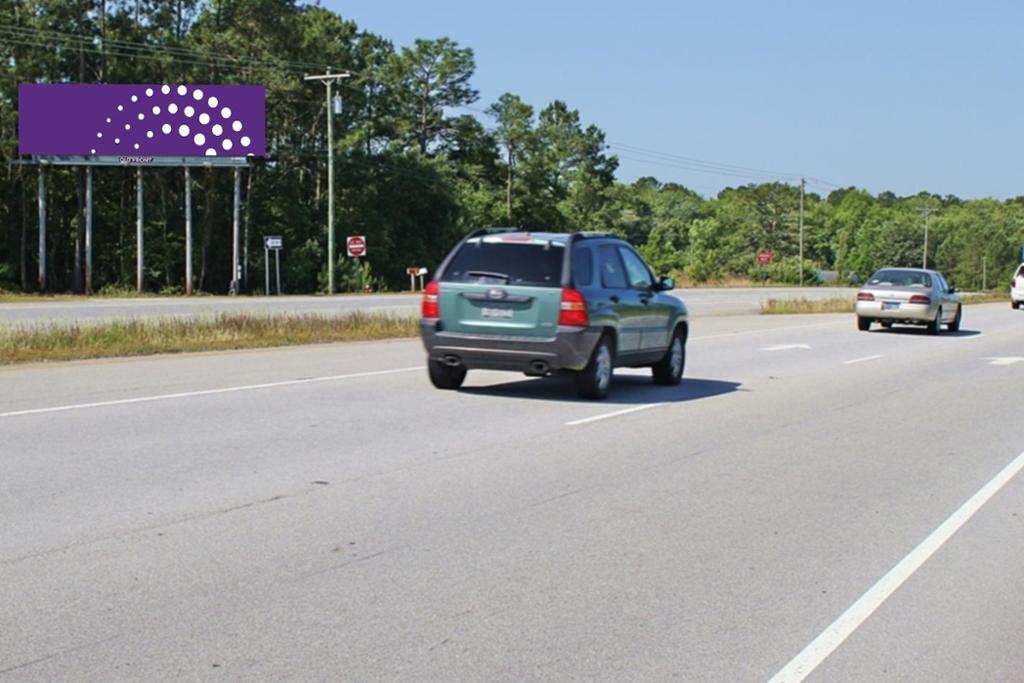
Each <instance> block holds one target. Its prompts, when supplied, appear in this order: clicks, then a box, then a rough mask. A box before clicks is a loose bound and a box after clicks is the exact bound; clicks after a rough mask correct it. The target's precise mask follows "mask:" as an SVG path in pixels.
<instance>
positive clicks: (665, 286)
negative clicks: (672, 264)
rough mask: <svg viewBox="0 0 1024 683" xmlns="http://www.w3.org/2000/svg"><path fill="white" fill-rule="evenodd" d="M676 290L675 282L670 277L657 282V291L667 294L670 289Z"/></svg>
mask: <svg viewBox="0 0 1024 683" xmlns="http://www.w3.org/2000/svg"><path fill="white" fill-rule="evenodd" d="M675 288H676V281H675V280H673V279H672V278H670V277H663V278H661V279H660V280H658V289H660V290H661V291H663V292H667V291H668V290H670V289H675Z"/></svg>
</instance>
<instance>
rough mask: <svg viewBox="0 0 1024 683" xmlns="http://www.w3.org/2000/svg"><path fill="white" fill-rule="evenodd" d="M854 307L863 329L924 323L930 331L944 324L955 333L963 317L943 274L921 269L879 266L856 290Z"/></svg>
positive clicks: (955, 294)
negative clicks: (879, 325)
mask: <svg viewBox="0 0 1024 683" xmlns="http://www.w3.org/2000/svg"><path fill="white" fill-rule="evenodd" d="M855 310H856V312H857V329H859V330H862V331H867V330H869V329H871V323H873V322H877V323H880V324H881V325H882V327H891V326H892V325H893V324H894V323H900V324H906V325H925V326H927V328H928V333H929V334H938V333H939V330H940V328H941V327H942V325H945V326H946V327H947V328H948V329H949V330H950V331H951V332H955V331H957V330H959V329H960V321H961V320H962V319H963V306H962V304H961V303H960V295H959V294H957V290H956V288H955V287H950V286H949V283H947V282H946V278H944V277H943V276H942V273H940V272H938V271H935V270H925V269H923V268H882V269H881V270H879V271H878V272H876V273H875V274H874V275H872V276H871V277H870V278H869V279H868V282H867V284H866V285H864V286H863V287H862V288H861V289H860V291H859V292H857V304H856V308H855Z"/></svg>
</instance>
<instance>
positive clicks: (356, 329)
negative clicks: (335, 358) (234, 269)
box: [0, 313, 419, 364]
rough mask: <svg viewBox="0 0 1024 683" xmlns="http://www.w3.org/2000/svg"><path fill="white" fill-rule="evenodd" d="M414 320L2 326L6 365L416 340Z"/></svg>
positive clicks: (239, 317) (225, 316) (229, 316)
mask: <svg viewBox="0 0 1024 683" xmlns="http://www.w3.org/2000/svg"><path fill="white" fill-rule="evenodd" d="M418 332H419V320H418V318H415V317H412V316H397V315H388V314H382V313H351V314H348V315H343V316H324V315H314V314H302V315H297V314H283V315H281V314H271V315H259V314H250V313H222V314H220V315H217V316H215V317H210V318H193V319H171V318H166V319H159V320H123V321H117V322H110V323H101V324H96V325H78V324H72V325H48V326H21V327H13V328H5V327H0V364H10V363H29V362H35V361H60V360H82V359H86V358H112V357H118V356H143V355H149V354H155V353H182V352H186V351H220V350H228V349H251V348H262V347H268V346H289V345H294V344H318V343H325V342H338V341H370V340H374V339H390V338H396V337H412V336H415V335H416V334H418Z"/></svg>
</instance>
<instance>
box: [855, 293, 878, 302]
mask: <svg viewBox="0 0 1024 683" xmlns="http://www.w3.org/2000/svg"><path fill="white" fill-rule="evenodd" d="M874 300H875V295H874V294H872V293H871V292H857V301H874Z"/></svg>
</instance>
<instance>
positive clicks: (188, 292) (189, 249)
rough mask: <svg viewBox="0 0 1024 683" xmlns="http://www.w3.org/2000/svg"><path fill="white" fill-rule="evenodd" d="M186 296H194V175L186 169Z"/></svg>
mask: <svg viewBox="0 0 1024 683" xmlns="http://www.w3.org/2000/svg"><path fill="white" fill-rule="evenodd" d="M185 294H186V295H191V294H192V173H191V171H190V170H189V167H188V166H186V167H185Z"/></svg>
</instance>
